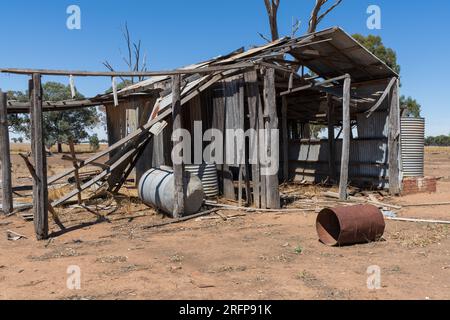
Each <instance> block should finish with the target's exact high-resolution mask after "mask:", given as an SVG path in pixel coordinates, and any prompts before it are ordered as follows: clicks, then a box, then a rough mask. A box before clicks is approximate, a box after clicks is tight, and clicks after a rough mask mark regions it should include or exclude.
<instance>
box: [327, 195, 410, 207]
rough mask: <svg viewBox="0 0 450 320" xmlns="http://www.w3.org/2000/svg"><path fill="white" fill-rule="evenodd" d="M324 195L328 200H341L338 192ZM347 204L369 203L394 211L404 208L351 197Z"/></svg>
mask: <svg viewBox="0 0 450 320" xmlns="http://www.w3.org/2000/svg"><path fill="white" fill-rule="evenodd" d="M322 194H323V195H324V196H325V197H328V198H333V199H340V197H339V194H337V193H336V192H330V191H328V192H323V193H322ZM340 202H345V201H342V200H341V201H340ZM347 202H354V203H355V202H356V203H368V204H372V205H374V206H378V207H380V208H392V209H397V210H400V209H402V208H403V207H402V206H397V205H394V204H389V203H384V202H379V201H372V200H368V199H360V198H358V197H349V198H348V201H347Z"/></svg>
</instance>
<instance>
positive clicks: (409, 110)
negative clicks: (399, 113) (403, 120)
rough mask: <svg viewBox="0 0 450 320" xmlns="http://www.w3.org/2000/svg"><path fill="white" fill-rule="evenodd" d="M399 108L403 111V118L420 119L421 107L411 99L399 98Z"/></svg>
mask: <svg viewBox="0 0 450 320" xmlns="http://www.w3.org/2000/svg"><path fill="white" fill-rule="evenodd" d="M400 107H401V109H402V110H405V111H404V114H403V116H405V117H409V118H420V113H421V111H422V106H421V105H420V104H419V103H418V102H417V101H416V100H415V99H413V98H411V97H405V96H401V98H400Z"/></svg>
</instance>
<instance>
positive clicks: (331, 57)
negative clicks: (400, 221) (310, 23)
mask: <svg viewBox="0 0 450 320" xmlns="http://www.w3.org/2000/svg"><path fill="white" fill-rule="evenodd" d="M1 71H2V72H7V73H16V74H28V75H31V76H32V79H33V80H32V81H31V82H30V93H31V103H29V104H24V103H16V102H7V103H6V104H5V106H6V105H7V111H8V113H17V112H31V115H32V124H33V130H32V131H33V141H32V145H33V157H34V165H35V169H34V170H35V183H34V187H35V188H34V190H35V194H36V196H35V197H34V201H35V203H34V206H35V224H36V232H37V234H38V237H46V232H47V231H46V230H47V228H48V227H47V225H46V223H47V222H46V219H47V211H48V209H49V208H50V209H51V208H52V207H54V206H59V205H63V204H64V203H65V202H66V201H67V200H68V199H71V198H73V197H74V196H76V195H77V194H78V193H80V192H81V191H82V190H84V189H86V188H89V187H90V186H92V185H93V184H95V183H99V182H102V183H106V184H107V185H108V188H109V190H110V191H114V192H118V191H119V190H120V188H121V186H122V185H123V183H124V182H125V181H126V179H127V178H128V176H129V175H130V174H131V172H132V171H133V170H134V169H135V171H136V179H137V180H139V177H141V176H142V175H143V174H144V173H145V172H146V171H147V170H149V169H151V168H155V167H160V166H172V167H173V169H174V175H175V198H176V199H175V201H176V206H175V210H174V216H175V217H178V216H181V215H183V206H184V197H183V194H184V191H183V172H184V169H185V165H186V164H188V163H189V162H192V163H196V164H200V163H201V162H203V161H208V159H206V160H205V159H204V158H201V159H199V158H198V157H197V156H196V155H198V154H199V152H198V150H200V151H202V150H204V149H205V148H207V146H208V144H209V143H211V142H212V141H213V140H214V138H212V137H211V136H210V134H209V133H208V132H211V129H216V131H218V132H222V133H223V136H224V137H225V138H224V140H225V143H224V144H223V147H221V148H222V149H221V150H215V151H214V152H213V153H214V154H215V155H217V153H219V154H222V156H223V157H222V159H224V161H221V162H217V161H216V162H217V163H216V165H217V171H218V177H219V179H218V180H219V186H220V192H221V195H222V196H223V197H225V198H230V199H237V198H239V199H244V200H245V201H246V202H247V205H249V206H255V207H257V208H267V209H278V208H280V193H279V185H280V183H281V182H288V181H297V182H304V181H308V182H324V181H327V182H328V183H330V184H331V183H336V184H339V186H340V196H341V198H342V199H345V198H346V197H347V187H348V185H349V184H355V185H361V186H367V187H371V188H372V187H377V188H389V190H390V192H391V193H392V194H398V193H399V192H400V186H401V166H400V148H399V141H400V108H399V79H398V75H397V74H396V73H395V72H394V71H393V70H392V69H390V68H389V67H388V66H387V65H386V64H384V63H383V62H382V61H380V60H379V59H377V58H376V57H375V56H374V55H373V54H371V53H370V52H369V51H367V50H366V49H365V48H364V47H363V46H362V45H361V44H359V43H358V42H357V41H356V40H354V39H353V38H352V37H351V36H349V35H348V34H347V33H345V32H344V31H343V30H342V29H340V28H331V29H327V30H324V31H321V32H317V33H314V34H309V35H306V36H303V37H300V38H295V39H292V38H283V39H280V40H278V41H275V42H272V43H269V44H267V45H264V46H261V47H255V48H252V49H249V50H247V51H245V50H244V49H239V50H237V51H234V52H232V53H230V54H228V55H225V56H221V57H218V58H215V59H212V60H209V61H206V62H202V63H198V64H195V65H191V66H187V67H184V68H181V69H178V70H173V71H158V72H145V73H142V72H141V73H136V72H131V73H130V72H126V73H118V72H80V71H54V70H53V71H52V70H23V69H3V70H1ZM42 75H59V76H71V78H72V77H81V76H106V77H113V83H114V82H115V81H114V77H118V76H145V77H147V78H148V79H147V80H144V81H142V82H139V83H137V84H133V85H131V86H129V87H127V88H124V89H122V90H120V91H117V90H116V89H115V87H114V85H113V89H114V90H113V93H111V94H107V95H99V96H97V97H95V98H92V99H86V100H83V101H62V102H58V103H49V102H43V101H42V93H41V89H40V86H41V83H40V81H41V76H42ZM99 105H104V106H105V109H106V114H107V129H108V139H109V145H110V146H109V148H108V149H107V150H105V151H102V152H100V153H99V154H97V155H95V156H93V157H91V158H90V159H88V160H86V161H82V162H78V163H77V162H76V161H75V166H74V168H73V169H71V170H68V171H66V172H63V173H60V174H58V175H57V176H55V177H49V178H48V179H47V174H46V169H45V166H46V165H45V154H44V153H43V151H42V150H43V145H42V141H41V139H39V138H40V137H41V136H42V128H41V127H40V125H39V123H42V112H45V111H47V110H67V109H71V108H82V107H86V106H99ZM5 109H6V108H5ZM177 129H185V130H186V131H187V132H189V133H190V134H191V135H192V136H196V135H197V136H198V135H200V136H201V137H202V138H203V139H202V138H201V139H200V140H195V141H196V142H193V141H191V142H192V143H191V144H190V146H189V148H191V152H188V154H190V155H189V156H186V155H184V158H183V159H184V160H183V163H173V162H172V150H173V146H174V145H178V144H179V143H183V142H186V141H182V140H180V141H178V140H176V142H172V139H171V138H172V134H173V132H175V131H176V130H177ZM230 129H233V130H234V132H247V131H248V130H251V129H254V130H256V131H257V132H258V131H262V130H264V134H259V135H256V138H254V139H244V140H243V141H242V140H235V141H234V142H236V141H241V143H236V146H235V145H234V144H231V147H230V144H228V143H226V140H227V139H230V136H228V135H226V134H225V132H226V131H227V130H230ZM318 129H321V130H322V133H321V134H320V135H317V134H316V133H317V132H318ZM272 132H279V133H277V134H273V133H272ZM321 136H323V138H320V137H321ZM235 138H236V139H238V137H237V136H231V139H233V140H234V139H235ZM194 139H196V138H192V140H194ZM230 148H233V149H230ZM235 148H237V150H236V149H235ZM259 149H264V150H259ZM235 151H237V153H238V155H239V151H240V152H242V154H245V157H244V158H243V159H240V160H241V161H238V160H239V159H237V158H236V157H234V156H233V157H228V155H229V154H230V153H234V152H235ZM2 152H3V151H2ZM184 152H186V150H184ZM255 152H256V153H255ZM200 154H203V153H200ZM253 154H257V155H258V156H257V158H258V157H261V155H262V154H265V155H269V156H270V162H271V166H272V167H273V165H274V163H276V166H275V167H276V169H277V170H276V171H274V172H271V171H269V172H266V171H267V170H265V168H266V167H267V163H263V161H254V160H255V159H253V158H252V155H253ZM105 155H109V160H108V161H106V162H105V163H98V161H99V159H100V158H102V157H103V156H105ZM225 159H227V160H228V161H226V160H225ZM230 159H231V161H230ZM73 160H74V159H73ZM189 160H191V161H189ZM209 160H210V159H209ZM259 160H261V159H259ZM87 165H96V166H99V167H100V168H101V170H102V172H101V173H100V174H99V175H96V176H94V177H92V179H91V180H90V181H88V182H86V183H84V184H81V183H78V184H77V186H76V187H75V188H74V190H73V191H72V192H71V193H69V194H68V195H66V196H64V197H62V198H61V199H59V200H56V201H54V202H53V203H51V204H49V203H48V199H47V196H46V191H45V189H46V188H47V185H48V184H52V183H55V182H57V181H59V180H61V179H63V178H64V177H66V176H68V175H73V174H76V172H77V170H79V169H80V168H81V167H83V166H87ZM4 174H7V173H4ZM3 181H5V180H4V179H3ZM4 208H5V207H4Z"/></svg>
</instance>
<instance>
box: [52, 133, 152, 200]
mask: <svg viewBox="0 0 450 320" xmlns="http://www.w3.org/2000/svg"><path fill="white" fill-rule="evenodd" d="M143 143H145V142H142V143H141V145H142V144H143ZM139 147H140V146H139ZM134 153H135V150H134V149H133V150H130V151H128V152H127V153H125V154H124V155H123V156H122V157H121V158H120V159H119V160H118V161H117V162H115V163H114V164H113V165H111V168H110V170H105V171H103V172H102V173H100V174H99V175H98V176H96V177H94V178H93V179H92V180H90V181H88V182H86V183H85V184H83V185H82V186H81V188H80V189H81V191H84V190H86V189H87V188H89V187H91V186H93V185H94V184H96V183H97V182H99V181H101V180H103V179H105V178H106V177H107V176H108V175H109V174H110V173H111V172H112V171H113V170H115V169H117V168H118V167H119V166H120V165H122V164H123V163H124V162H125V161H126V160H128V158H129V157H130V156H132V155H133V154H134ZM78 193H79V191H78V190H74V191H72V192H70V193H69V194H67V195H66V196H64V197H62V198H61V199H59V200H56V201H54V202H53V203H52V206H53V207H57V206H59V205H61V204H63V203H65V202H66V201H67V200H69V199H71V198H72V197H74V196H76V195H77V194H78Z"/></svg>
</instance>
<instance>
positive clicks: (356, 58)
mask: <svg viewBox="0 0 450 320" xmlns="http://www.w3.org/2000/svg"><path fill="white" fill-rule="evenodd" d="M300 39H301V38H300ZM327 39H329V41H323V42H320V43H317V41H320V40H327ZM314 42H315V43H313V44H311V45H310V46H307V47H301V48H293V49H292V50H290V51H289V53H290V54H291V55H292V56H293V57H294V58H296V59H297V60H299V61H300V62H302V63H303V64H305V66H306V67H308V68H309V69H311V70H312V71H314V72H315V73H317V74H318V75H320V76H321V77H323V78H328V79H330V78H334V77H338V76H341V75H343V74H346V73H348V74H350V76H351V77H352V80H353V81H366V80H375V79H384V78H391V77H398V74H396V73H395V72H394V71H393V70H392V69H391V68H390V67H388V66H387V65H386V64H385V63H384V62H383V61H381V60H380V59H378V58H377V57H376V56H375V55H374V54H372V53H371V52H370V51H368V50H367V49H366V48H365V47H364V46H363V45H362V44H360V43H359V42H358V41H356V40H355V39H354V38H353V37H351V36H350V35H349V34H347V33H346V32H345V31H344V30H342V29H341V28H338V27H335V28H331V29H327V30H324V31H320V32H317V33H315V34H314Z"/></svg>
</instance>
